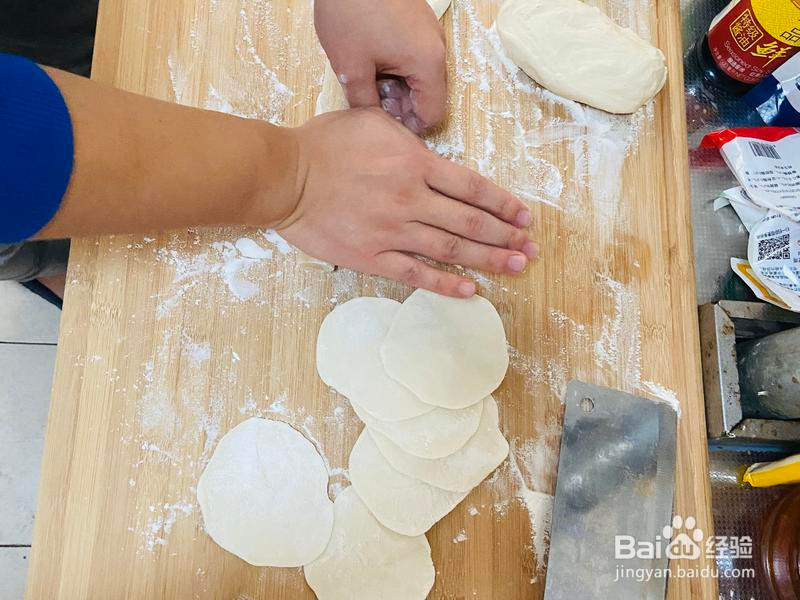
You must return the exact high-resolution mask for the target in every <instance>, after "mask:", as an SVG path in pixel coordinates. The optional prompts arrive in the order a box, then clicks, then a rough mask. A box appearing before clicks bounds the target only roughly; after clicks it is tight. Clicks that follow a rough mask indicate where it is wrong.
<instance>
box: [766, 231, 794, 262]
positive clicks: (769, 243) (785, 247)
mask: <svg viewBox="0 0 800 600" xmlns="http://www.w3.org/2000/svg"><path fill="white" fill-rule="evenodd" d="M791 258H792V256H791V252H790V251H789V234H788V233H787V234H786V235H779V236H776V237H773V238H767V239H766V240H759V242H758V260H759V261H762V260H790V259H791Z"/></svg>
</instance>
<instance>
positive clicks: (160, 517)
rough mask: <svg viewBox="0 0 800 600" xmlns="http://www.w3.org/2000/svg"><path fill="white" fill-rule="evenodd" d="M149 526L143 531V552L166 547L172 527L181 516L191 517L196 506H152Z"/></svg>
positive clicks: (168, 504) (165, 504) (167, 504)
mask: <svg viewBox="0 0 800 600" xmlns="http://www.w3.org/2000/svg"><path fill="white" fill-rule="evenodd" d="M149 512H150V513H151V514H150V516H149V517H148V521H147V525H145V528H144V530H143V538H144V539H143V541H142V545H141V546H140V547H139V553H141V552H142V550H147V551H148V552H153V551H154V550H155V549H156V547H157V546H165V545H166V543H167V539H166V538H167V537H168V536H169V534H170V533H171V532H172V527H173V525H175V522H176V521H177V520H178V516H179V515H183V516H186V515H191V514H192V513H193V512H194V505H193V504H189V503H180V502H179V503H176V504H170V503H164V504H161V505H159V506H150V509H149Z"/></svg>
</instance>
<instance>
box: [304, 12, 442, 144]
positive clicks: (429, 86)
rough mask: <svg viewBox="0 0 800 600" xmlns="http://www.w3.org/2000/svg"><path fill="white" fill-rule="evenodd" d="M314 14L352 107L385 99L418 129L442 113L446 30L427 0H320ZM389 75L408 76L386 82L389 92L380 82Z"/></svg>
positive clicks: (439, 118) (390, 108)
mask: <svg viewBox="0 0 800 600" xmlns="http://www.w3.org/2000/svg"><path fill="white" fill-rule="evenodd" d="M314 17H315V24H316V28H317V35H318V36H319V39H320V42H321V43H322V47H323V48H324V49H325V52H326V54H327V55H328V58H329V59H330V62H331V65H332V66H333V70H334V72H335V73H336V74H337V76H338V77H339V81H340V82H341V83H342V85H343V87H344V90H345V95H346V96H347V100H348V102H349V103H350V106H351V107H353V108H358V107H368V106H379V105H381V104H384V108H385V109H386V110H387V112H390V114H392V116H395V117H400V120H401V121H402V122H403V124H404V125H405V126H406V127H408V128H409V129H411V130H412V131H413V132H415V133H421V132H422V131H424V130H425V129H427V128H429V127H432V126H434V125H436V124H438V123H439V122H441V121H442V120H443V119H444V116H445V113H446V104H447V69H446V61H445V55H446V52H445V43H444V32H443V31H442V27H441V25H440V23H439V21H438V19H437V18H436V15H435V14H434V13H433V10H431V8H430V7H429V6H428V3H427V2H425V0H381V1H380V2H376V1H375V0H336V1H334V0H316V2H315V3H314ZM387 75H390V76H396V77H401V78H403V79H404V84H403V85H398V86H394V87H392V86H390V87H389V88H386V84H382V86H381V89H386V91H387V93H391V94H392V95H391V96H387V95H386V94H381V93H379V88H378V86H377V85H376V79H378V78H382V79H384V78H385V76H387ZM381 76H383V77H381ZM400 94H402V95H400ZM387 100H389V102H388V104H387V102H386V101H387ZM401 107H402V112H401ZM409 108H410V110H409Z"/></svg>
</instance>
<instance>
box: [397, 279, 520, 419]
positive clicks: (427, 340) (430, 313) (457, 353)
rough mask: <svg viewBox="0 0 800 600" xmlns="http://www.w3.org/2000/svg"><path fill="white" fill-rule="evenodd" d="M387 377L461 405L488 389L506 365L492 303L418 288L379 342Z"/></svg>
mask: <svg viewBox="0 0 800 600" xmlns="http://www.w3.org/2000/svg"><path fill="white" fill-rule="evenodd" d="M381 358H382V359H383V366H384V367H385V368H386V372H387V373H388V374H389V377H392V378H393V379H396V380H397V381H399V382H400V383H401V384H403V385H404V386H405V387H407V388H408V389H410V390H411V392H412V393H414V395H416V396H417V398H419V399H420V400H422V401H423V402H427V403H428V404H435V405H436V406H441V407H444V408H464V407H466V406H470V405H472V404H475V403H476V402H478V401H479V400H481V399H483V398H486V396H488V395H489V394H491V393H492V392H493V391H494V390H495V389H497V387H498V386H499V385H500V383H501V382H502V381H503V377H505V374H506V370H507V369H508V345H507V343H506V335H505V331H504V330H503V323H502V321H500V316H499V315H498V314H497V311H496V310H495V308H494V306H492V303H491V302H489V301H488V300H486V299H485V298H481V297H480V296H473V297H472V298H469V299H467V300H463V299H457V298H448V297H445V296H440V295H438V294H434V293H433V292H428V291H426V290H417V291H416V292H414V293H413V294H411V295H410V296H409V297H408V298H407V299H406V301H405V302H403V306H401V307H400V310H399V311H398V312H397V316H396V317H395V319H394V322H393V323H392V327H391V329H389V333H388V335H387V336H386V339H385V340H384V342H383V346H381Z"/></svg>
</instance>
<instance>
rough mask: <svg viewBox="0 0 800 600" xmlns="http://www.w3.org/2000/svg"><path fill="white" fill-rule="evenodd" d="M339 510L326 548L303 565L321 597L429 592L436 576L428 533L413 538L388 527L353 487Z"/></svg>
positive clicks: (343, 599) (371, 599)
mask: <svg viewBox="0 0 800 600" xmlns="http://www.w3.org/2000/svg"><path fill="white" fill-rule="evenodd" d="M333 510H334V515H335V516H334V522H333V523H334V524H333V533H332V534H331V539H330V542H328V546H327V548H325V552H323V553H322V556H320V557H319V558H317V559H316V560H314V561H313V562H312V563H310V564H308V565H306V566H305V568H304V569H303V571H304V572H305V576H306V581H307V582H308V585H310V586H311V589H313V590H314V593H315V594H316V595H317V598H319V600H424V598H426V597H427V596H428V592H430V590H431V588H432V587H433V582H434V579H435V576H436V575H435V571H434V567H433V561H432V560H431V547H430V545H429V544H428V540H426V539H425V536H424V535H418V536H414V537H408V536H405V535H400V534H399V533H395V532H394V531H391V530H389V529H386V527H384V526H383V525H381V524H380V523H379V522H378V521H377V520H376V519H375V517H373V516H372V513H370V512H369V510H367V507H366V506H365V505H364V503H363V502H362V501H361V499H360V498H359V497H358V495H357V494H356V492H355V490H354V489H353V487H352V486H351V487H348V488H347V489H345V490H343V491H342V492H341V493H340V494H339V495H338V496H337V497H336V502H335V503H334V508H333Z"/></svg>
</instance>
